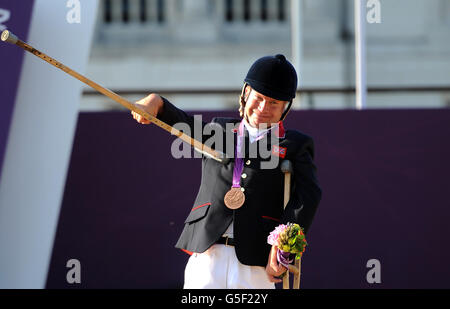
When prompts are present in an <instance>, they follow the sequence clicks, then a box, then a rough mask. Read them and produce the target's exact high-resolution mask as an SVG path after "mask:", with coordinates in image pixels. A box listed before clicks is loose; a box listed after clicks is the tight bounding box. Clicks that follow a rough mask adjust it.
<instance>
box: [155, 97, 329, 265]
mask: <svg viewBox="0 0 450 309" xmlns="http://www.w3.org/2000/svg"><path fill="white" fill-rule="evenodd" d="M163 101H164V108H163V111H162V112H161V113H160V114H158V116H157V118H158V119H160V120H162V121H164V122H166V123H167V124H169V125H171V126H173V125H174V124H176V123H180V122H182V123H186V124H187V125H188V126H189V127H190V128H191V132H194V125H198V126H201V128H202V129H203V132H208V131H209V132H210V134H209V133H208V134H202V136H201V137H202V141H201V142H203V143H204V142H205V141H207V140H208V139H210V138H211V137H212V134H213V133H215V132H217V131H220V130H222V133H223V134H222V136H223V140H222V143H219V142H217V143H214V144H213V145H211V146H212V148H213V149H216V150H220V151H222V152H224V153H226V154H227V155H228V156H231V157H233V158H234V153H233V152H234V147H229V145H233V146H234V145H235V141H236V136H237V133H236V131H237V130H236V129H234V130H233V128H236V126H237V124H239V122H240V121H241V119H233V118H214V119H213V120H212V122H210V123H206V122H201V123H197V124H195V121H196V119H194V117H193V116H191V115H188V114H187V113H185V112H184V111H182V110H181V109H178V108H177V107H175V106H174V105H173V104H171V103H170V102H169V101H168V100H167V99H165V98H163ZM205 128H206V130H204V129H205ZM227 130H228V131H229V130H232V131H233V132H228V134H225V133H226V132H227ZM230 133H231V134H230ZM245 133H246V134H245V145H246V146H245V147H244V148H245V158H244V162H245V163H244V169H243V172H242V173H243V176H244V177H241V179H240V180H241V187H242V188H244V190H245V191H244V193H245V203H244V205H243V206H242V207H241V208H239V209H237V210H231V209H229V208H227V207H226V206H225V204H224V196H225V194H226V193H227V191H228V190H229V189H230V188H231V186H232V178H233V168H234V159H232V160H230V162H229V163H228V164H223V163H221V162H218V161H216V160H214V159H211V158H209V157H207V156H203V157H202V179H201V183H200V188H199V191H198V193H197V197H196V199H195V201H194V203H193V205H192V209H191V211H190V213H189V215H188V216H187V218H186V220H185V222H184V228H183V231H182V233H181V236H180V237H179V240H178V242H177V243H176V245H175V247H177V248H179V249H183V250H187V251H191V252H199V253H200V252H204V251H206V250H207V249H208V248H209V247H211V246H212V245H213V244H214V243H215V242H216V241H217V240H218V239H219V238H220V237H221V236H222V235H223V233H224V232H225V231H226V229H227V228H228V226H229V225H230V223H231V222H232V221H233V222H234V226H233V227H234V242H235V250H236V255H237V258H238V260H239V261H240V262H241V263H242V264H245V265H253V266H263V267H265V266H266V264H267V261H268V256H269V252H270V248H271V246H270V245H269V244H267V236H269V234H270V232H271V231H272V230H274V228H275V227H276V226H277V225H279V224H281V223H284V224H286V223H287V222H292V223H298V224H299V225H300V226H301V227H303V228H304V230H305V233H307V232H308V230H309V228H310V226H311V223H312V220H313V217H314V214H315V212H316V209H317V207H318V205H319V202H320V200H321V196H322V190H321V188H320V186H319V182H318V180H317V177H316V171H317V168H316V166H315V164H314V162H313V159H314V143H313V139H312V138H311V137H310V136H308V135H306V134H304V133H301V132H299V131H296V130H286V132H285V135H284V137H282V138H280V139H273V134H274V132H273V130H271V131H269V133H268V134H266V136H265V137H264V138H263V139H261V140H260V141H258V142H255V143H259V144H258V146H259V145H262V146H261V147H266V150H267V152H265V153H264V155H263V154H262V153H261V154H259V153H258V154H257V155H256V156H255V155H253V153H252V152H251V151H250V150H251V148H250V143H249V138H248V132H247V131H246V132H245ZM219 136H220V135H219ZM219 144H222V145H221V147H222V149H219V148H218V147H217V146H218V145H219ZM227 145H228V147H227ZM255 145H256V144H255ZM277 146H278V147H279V148H278V149H281V150H282V154H280V152H279V151H274V149H277V148H276V147H277ZM269 151H270V152H271V153H272V154H271V156H274V155H277V156H282V157H283V158H279V160H278V164H277V165H276V166H275V168H271V169H267V168H262V166H263V165H261V164H264V163H263V162H265V163H266V164H270V162H269V160H273V158H272V157H271V156H270V157H267V153H268V152H269ZM284 159H287V160H290V161H291V162H292V164H293V169H294V171H293V176H292V188H291V197H290V200H289V202H288V204H287V206H286V209H283V208H284V207H283V206H284V203H283V198H284V174H283V173H282V171H281V169H280V164H281V162H282V160H284ZM272 162H275V161H272Z"/></svg>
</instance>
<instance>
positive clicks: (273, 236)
mask: <svg viewBox="0 0 450 309" xmlns="http://www.w3.org/2000/svg"><path fill="white" fill-rule="evenodd" d="M279 236H280V235H279V234H278V233H276V232H275V231H273V232H271V233H270V235H269V237H267V243H268V244H269V245H272V246H274V245H275V246H278V237H279Z"/></svg>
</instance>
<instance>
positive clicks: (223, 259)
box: [184, 244, 275, 289]
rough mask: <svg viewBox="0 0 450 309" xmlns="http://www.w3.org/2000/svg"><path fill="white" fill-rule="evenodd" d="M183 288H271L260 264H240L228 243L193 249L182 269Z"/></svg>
mask: <svg viewBox="0 0 450 309" xmlns="http://www.w3.org/2000/svg"><path fill="white" fill-rule="evenodd" d="M184 288H185V289H274V288H275V285H274V283H272V282H270V281H269V279H268V277H267V274H266V270H265V268H264V267H261V266H247V265H243V264H241V262H239V260H238V259H237V257H236V253H235V249H234V247H231V246H225V245H220V244H216V245H213V246H211V248H209V249H208V250H206V251H205V252H203V253H194V254H193V255H192V256H191V257H190V258H189V261H188V263H187V265H186V269H185V272H184Z"/></svg>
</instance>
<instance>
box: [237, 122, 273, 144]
mask: <svg viewBox="0 0 450 309" xmlns="http://www.w3.org/2000/svg"><path fill="white" fill-rule="evenodd" d="M244 125H245V127H246V128H247V131H248V135H249V137H250V143H253V142H254V141H255V140H257V139H258V138H260V137H262V136H264V135H266V134H267V132H269V131H270V130H272V129H273V128H275V127H277V126H278V125H274V126H272V127H270V128H267V129H258V128H254V127H252V126H251V125H250V124H249V123H248V122H247V120H245V119H244Z"/></svg>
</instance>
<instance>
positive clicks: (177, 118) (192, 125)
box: [157, 97, 220, 149]
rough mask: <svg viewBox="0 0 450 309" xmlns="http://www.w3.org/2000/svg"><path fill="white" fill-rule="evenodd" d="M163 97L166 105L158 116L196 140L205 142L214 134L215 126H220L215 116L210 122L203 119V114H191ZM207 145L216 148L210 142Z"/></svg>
mask: <svg viewBox="0 0 450 309" xmlns="http://www.w3.org/2000/svg"><path fill="white" fill-rule="evenodd" d="M161 98H162V100H163V102H164V106H163V109H162V112H161V113H159V114H158V115H157V118H158V119H160V120H161V121H163V122H165V123H167V124H168V125H170V126H172V127H175V128H176V129H178V130H180V131H183V133H185V134H186V135H188V136H190V137H192V138H194V139H195V140H197V141H199V142H201V143H205V142H206V141H208V139H209V138H211V137H212V136H213V134H214V129H213V128H215V129H216V130H217V129H218V128H220V127H218V124H216V123H214V122H215V119H216V118H214V119H213V120H212V122H210V123H208V122H205V121H203V120H202V118H201V115H198V116H197V115H195V116H192V115H189V114H187V113H186V112H185V111H183V110H181V109H179V108H177V107H176V106H175V105H173V104H172V103H170V102H169V100H167V99H166V98H164V97H161ZM206 126H208V129H206V130H205V127H206ZM207 145H208V146H210V147H211V148H213V149H214V148H215V147H214V146H213V145H210V144H209V143H208V144H207Z"/></svg>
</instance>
